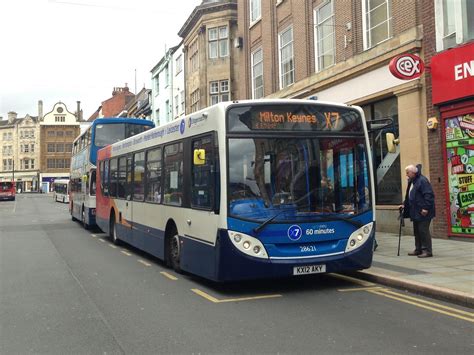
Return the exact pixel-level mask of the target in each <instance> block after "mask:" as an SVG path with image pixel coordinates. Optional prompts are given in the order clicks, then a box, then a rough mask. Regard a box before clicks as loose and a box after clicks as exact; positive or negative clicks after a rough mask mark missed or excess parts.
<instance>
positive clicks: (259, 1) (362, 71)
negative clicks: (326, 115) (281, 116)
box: [236, 0, 430, 232]
mask: <svg viewBox="0 0 474 355" xmlns="http://www.w3.org/2000/svg"><path fill="white" fill-rule="evenodd" d="M238 3H239V7H238V22H239V31H238V34H237V40H236V43H237V44H240V42H242V49H241V51H240V62H241V66H240V68H241V71H240V77H242V78H245V81H244V82H243V83H241V85H240V86H239V94H238V96H239V97H240V98H261V97H267V98H269V97H273V98H277V97H281V98H313V99H317V100H322V101H336V102H344V103H347V104H354V105H359V106H361V107H362V108H363V110H364V112H365V115H366V119H367V120H368V121H372V120H377V119H384V118H389V119H391V120H392V121H393V127H392V129H393V130H394V131H395V134H396V135H397V136H399V138H400V141H401V142H402V143H401V144H400V145H399V146H397V151H396V153H389V152H388V151H387V148H386V142H385V137H384V135H383V134H380V132H379V133H378V134H373V135H372V136H371V141H372V147H373V160H374V171H375V172H376V174H375V175H376V176H375V185H376V204H377V216H378V221H379V222H378V224H377V228H378V229H379V230H384V231H397V232H398V220H397V216H398V205H399V204H400V202H401V201H402V199H403V195H404V191H405V188H406V179H405V172H404V167H405V166H407V165H408V164H411V163H421V164H422V165H423V167H424V168H423V169H424V171H425V173H426V174H427V175H428V176H429V168H430V161H429V157H428V137H427V135H428V133H427V129H426V119H427V114H426V90H425V82H424V78H416V79H413V80H401V79H398V78H396V77H394V76H393V75H391V73H390V71H389V69H388V64H389V62H390V60H391V59H392V58H393V57H395V56H397V55H400V54H403V53H412V54H417V55H418V56H420V57H422V58H423V55H424V52H423V45H422V44H423V26H422V23H421V14H422V7H421V5H422V4H421V2H416V1H401V0H400V1H398V0H351V1H335V0H324V1H323V0H280V1H274V0H239V2H238Z"/></svg>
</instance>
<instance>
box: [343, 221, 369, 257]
mask: <svg viewBox="0 0 474 355" xmlns="http://www.w3.org/2000/svg"><path fill="white" fill-rule="evenodd" d="M373 226H374V223H373V222H370V223H368V224H366V225H365V226H362V227H360V228H359V229H357V230H356V231H354V232H353V233H352V234H351V236H350V237H349V239H348V240H347V245H346V253H347V252H350V251H353V250H355V249H357V248H360V247H361V246H362V245H364V243H365V242H366V241H367V240H368V239H369V237H370V233H371V232H372V228H373Z"/></svg>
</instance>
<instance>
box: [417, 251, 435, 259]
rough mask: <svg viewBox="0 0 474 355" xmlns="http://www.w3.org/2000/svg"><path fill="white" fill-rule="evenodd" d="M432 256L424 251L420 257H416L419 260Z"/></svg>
mask: <svg viewBox="0 0 474 355" xmlns="http://www.w3.org/2000/svg"><path fill="white" fill-rule="evenodd" d="M432 256H433V254H431V253H428V252H426V251H424V252H423V253H421V254H420V255H418V257H419V258H431V257H432Z"/></svg>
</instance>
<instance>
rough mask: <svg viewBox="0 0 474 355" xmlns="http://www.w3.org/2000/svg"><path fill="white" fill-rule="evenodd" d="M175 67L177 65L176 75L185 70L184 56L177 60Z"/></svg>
mask: <svg viewBox="0 0 474 355" xmlns="http://www.w3.org/2000/svg"><path fill="white" fill-rule="evenodd" d="M175 65H176V75H178V74H179V73H181V71H182V70H183V55H182V54H180V55H179V56H178V58H176V61H175Z"/></svg>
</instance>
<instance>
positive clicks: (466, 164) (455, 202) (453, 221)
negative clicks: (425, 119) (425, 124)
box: [431, 42, 474, 238]
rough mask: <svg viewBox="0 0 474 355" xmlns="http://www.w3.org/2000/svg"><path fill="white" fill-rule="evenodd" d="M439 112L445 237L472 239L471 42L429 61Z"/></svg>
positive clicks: (473, 95)
mask: <svg viewBox="0 0 474 355" xmlns="http://www.w3.org/2000/svg"><path fill="white" fill-rule="evenodd" d="M431 75H432V101H433V105H435V106H437V107H438V109H439V111H440V113H441V116H440V118H441V128H442V136H443V147H442V150H443V156H444V174H445V178H446V179H445V181H446V185H447V186H446V187H445V191H446V206H445V208H446V215H447V221H446V222H447V226H448V236H450V237H469V238H474V42H472V43H469V44H467V45H463V46H460V47H457V48H452V49H449V50H447V51H445V52H442V53H440V54H438V55H436V56H434V57H433V58H432V60H431Z"/></svg>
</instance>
